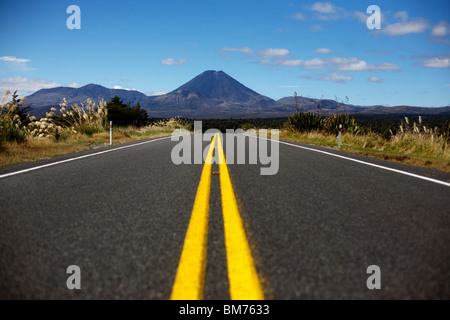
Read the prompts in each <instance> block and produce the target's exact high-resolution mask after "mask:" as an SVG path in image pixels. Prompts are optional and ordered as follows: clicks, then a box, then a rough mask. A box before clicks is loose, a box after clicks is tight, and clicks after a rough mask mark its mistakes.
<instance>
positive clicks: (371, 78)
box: [367, 76, 384, 83]
mask: <svg viewBox="0 0 450 320" xmlns="http://www.w3.org/2000/svg"><path fill="white" fill-rule="evenodd" d="M367 81H369V82H375V83H383V82H384V80H383V79H381V78H378V77H375V76H371V77H369V79H367Z"/></svg>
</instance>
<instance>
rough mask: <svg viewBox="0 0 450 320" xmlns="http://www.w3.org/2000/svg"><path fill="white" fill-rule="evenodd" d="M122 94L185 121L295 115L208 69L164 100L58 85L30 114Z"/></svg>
mask: <svg viewBox="0 0 450 320" xmlns="http://www.w3.org/2000/svg"><path fill="white" fill-rule="evenodd" d="M116 95H117V96H119V97H120V98H121V99H122V101H123V102H125V103H131V105H136V104H137V102H138V101H139V102H140V104H141V107H142V108H145V109H146V110H147V112H148V114H149V116H150V117H154V118H160V117H174V116H182V117H186V118H197V119H207V118H216V119H217V118H278V117H280V118H281V117H287V116H289V115H291V114H292V113H293V112H295V111H296V103H295V99H294V97H286V98H283V99H280V100H278V101H275V100H273V99H271V98H268V97H266V96H264V95H261V94H259V93H257V92H255V91H253V90H252V89H250V88H248V87H246V86H245V85H243V84H242V83H240V82H238V81H237V80H235V79H233V78H232V77H230V76H229V75H228V74H226V73H225V72H223V71H213V70H209V71H205V72H203V73H202V74H200V75H198V76H196V77H195V78H193V79H192V80H190V81H189V82H187V83H185V84H184V85H182V86H181V87H179V88H178V89H175V90H174V91H172V92H169V93H167V94H164V95H161V96H147V95H145V94H143V93H142V92H139V91H130V90H123V89H108V88H105V87H102V86H100V85H97V84H88V85H86V86H84V87H81V88H67V87H58V88H52V89H42V90H39V91H37V92H35V93H33V94H32V95H30V96H29V97H27V100H26V105H31V107H32V108H31V110H32V113H33V114H35V115H38V116H39V115H44V114H45V112H46V111H48V110H49V109H50V108H51V107H58V106H59V104H60V103H62V102H63V98H66V100H67V102H68V103H69V105H74V104H80V103H86V100H87V99H88V98H91V99H92V100H93V101H94V102H100V101H101V100H105V101H109V100H111V98H112V97H114V96H116ZM299 102H300V108H301V110H303V111H317V110H318V108H320V110H321V112H322V113H323V114H328V113H333V112H339V111H340V112H348V113H351V114H361V115H383V114H386V115H391V114H402V115H450V107H442V108H421V107H410V106H396V107H385V106H355V105H350V104H342V103H340V102H337V101H334V100H329V99H311V98H305V97H299Z"/></svg>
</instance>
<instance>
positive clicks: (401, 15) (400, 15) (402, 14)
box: [394, 11, 408, 22]
mask: <svg viewBox="0 0 450 320" xmlns="http://www.w3.org/2000/svg"><path fill="white" fill-rule="evenodd" d="M394 17H395V18H399V19H400V20H401V21H403V22H406V21H407V20H408V12H406V11H399V12H397V13H396V14H395V15H394Z"/></svg>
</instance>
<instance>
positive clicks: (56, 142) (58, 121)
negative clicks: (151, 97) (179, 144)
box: [0, 91, 185, 166]
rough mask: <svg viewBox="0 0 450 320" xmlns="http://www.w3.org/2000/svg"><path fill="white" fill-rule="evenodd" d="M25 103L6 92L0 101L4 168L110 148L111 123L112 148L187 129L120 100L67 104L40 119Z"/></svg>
mask: <svg viewBox="0 0 450 320" xmlns="http://www.w3.org/2000/svg"><path fill="white" fill-rule="evenodd" d="M25 103H26V99H24V98H22V99H18V95H17V92H14V93H13V94H12V95H11V93H10V92H9V91H6V92H5V94H4V96H3V97H2V99H1V107H0V166H6V165H10V164H14V163H18V162H24V161H34V160H40V159H45V158H50V157H53V156H56V155H62V154H67V153H73V152H78V151H83V150H89V149H95V148H99V147H103V146H106V145H109V121H113V124H114V131H113V142H114V144H120V143H126V142H132V141H137V140H142V139H148V138H153V137H159V136H165V135H170V134H171V133H172V132H173V131H174V130H175V129H179V128H180V127H182V128H184V126H185V124H184V122H183V121H182V120H181V119H179V118H172V119H149V118H148V116H147V112H146V111H145V110H144V109H141V107H140V106H139V104H138V105H137V106H133V107H131V106H130V105H129V104H128V105H127V104H124V103H123V102H122V101H121V100H120V98H119V97H114V98H112V99H111V101H110V102H104V101H102V102H100V103H94V102H92V101H91V100H87V103H86V104H81V105H75V106H68V104H67V102H66V101H65V100H64V102H63V103H61V104H60V106H59V108H51V110H49V111H48V112H47V113H46V114H45V116H44V117H41V118H39V119H36V117H34V116H32V115H31V114H30V113H29V109H30V108H29V107H28V106H27V107H25V106H24V104H25Z"/></svg>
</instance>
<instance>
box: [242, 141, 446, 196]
mask: <svg viewBox="0 0 450 320" xmlns="http://www.w3.org/2000/svg"><path fill="white" fill-rule="evenodd" d="M244 135H245V136H247V137H253V138H260V139H265V140H269V139H267V138H264V137H259V136H253V135H248V134H244ZM274 141H277V142H278V143H281V144H285V145H288V146H292V147H296V148H300V149H305V150H309V151H314V152H319V153H323V154H326V155H329V156H333V157H337V158H341V159H345V160H350V161H354V162H357V163H362V164H365V165H367V166H372V167H375V168H379V169H383V170H388V171H392V172H397V173H400V174H404V175H407V176H410V177H414V178H418V179H422V180H426V181H430V182H434V183H438V184H441V185H443V186H446V187H450V183H448V182H445V181H441V180H437V179H433V178H428V177H424V176H421V175H418V174H414V173H410V172H407V171H402V170H398V169H393V168H389V167H385V166H381V165H378V164H374V163H370V162H365V161H362V160H357V159H353V158H349V157H345V156H341V155H338V154H334V153H331V152H327V151H323V150H317V149H313V148H308V147H304V146H300V145H297V144H292V143H289V142H284V141H280V140H274Z"/></svg>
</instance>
